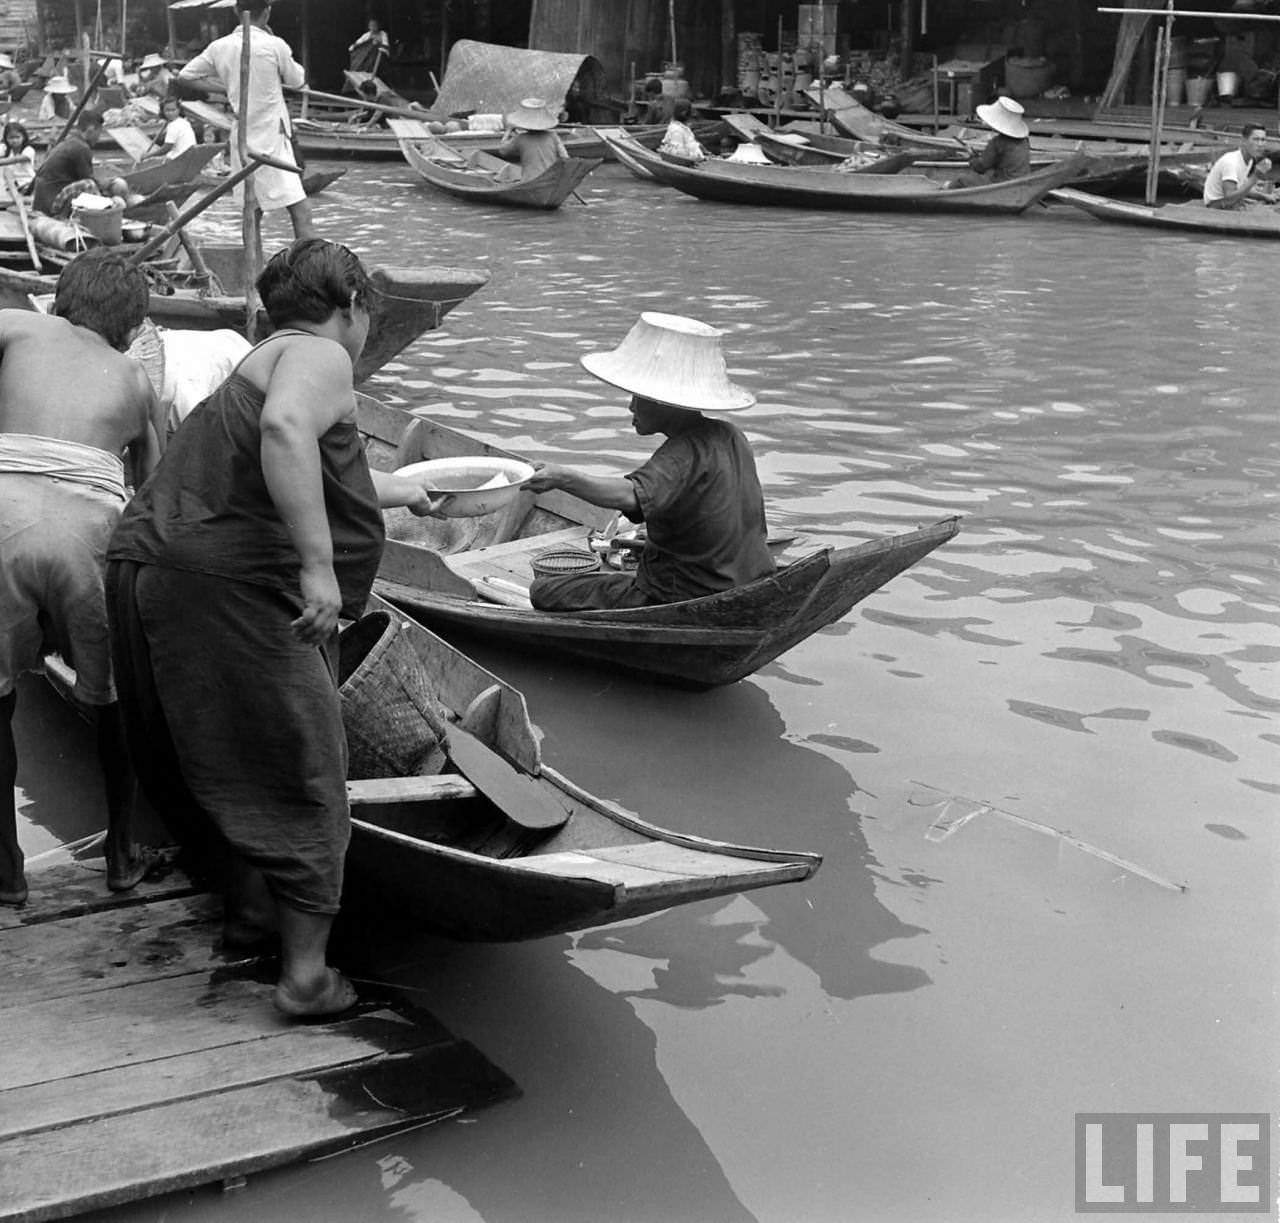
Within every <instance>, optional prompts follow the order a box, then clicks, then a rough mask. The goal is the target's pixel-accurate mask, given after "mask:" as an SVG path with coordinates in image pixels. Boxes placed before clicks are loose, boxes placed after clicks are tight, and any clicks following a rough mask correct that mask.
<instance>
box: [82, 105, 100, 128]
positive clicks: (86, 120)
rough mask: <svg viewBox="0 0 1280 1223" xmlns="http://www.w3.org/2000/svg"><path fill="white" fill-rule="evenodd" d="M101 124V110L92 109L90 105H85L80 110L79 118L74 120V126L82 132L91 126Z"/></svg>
mask: <svg viewBox="0 0 1280 1223" xmlns="http://www.w3.org/2000/svg"><path fill="white" fill-rule="evenodd" d="M101 126H102V111H100V110H94V109H93V107H92V106H86V107H85V109H84V110H82V111H81V112H80V118H78V119H77V120H76V127H78V128H79V129H80V130H81V131H82V132H87V131H88V130H89V129H90V128H91V127H101Z"/></svg>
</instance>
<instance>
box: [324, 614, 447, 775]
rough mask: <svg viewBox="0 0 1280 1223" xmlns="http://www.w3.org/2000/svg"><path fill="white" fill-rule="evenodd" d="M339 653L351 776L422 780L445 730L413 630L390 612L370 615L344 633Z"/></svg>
mask: <svg viewBox="0 0 1280 1223" xmlns="http://www.w3.org/2000/svg"><path fill="white" fill-rule="evenodd" d="M338 650H339V661H338V699H339V700H340V702H341V704H342V723H343V726H344V727H345V728H346V732H347V776H348V777H349V778H350V779H351V780H353V781H357V780H361V779H364V778H368V777H413V776H417V775H418V774H420V773H421V772H423V771H424V768H425V766H426V763H427V759H428V757H429V756H430V755H431V753H432V749H433V748H435V747H436V746H437V744H440V743H442V742H444V741H445V740H446V731H445V717H444V710H443V709H442V708H441V706H440V703H439V702H438V701H437V700H436V699H435V697H434V696H433V695H432V693H431V691H430V689H429V688H428V686H427V678H426V675H425V673H424V669H423V666H422V663H421V661H420V660H419V659H418V656H417V653H416V652H415V651H414V648H413V645H412V643H411V642H410V640H409V637H408V625H406V624H404V623H403V622H402V621H400V620H393V619H392V618H391V616H390V615H389V614H388V613H387V612H384V611H376V612H370V613H369V615H367V616H364V617H362V618H361V619H359V620H357V621H356V622H355V623H354V624H352V625H350V626H349V627H348V628H346V629H344V630H343V632H342V633H341V634H340V635H339V637H338Z"/></svg>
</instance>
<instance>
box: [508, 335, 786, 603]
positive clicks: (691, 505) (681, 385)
mask: <svg viewBox="0 0 1280 1223" xmlns="http://www.w3.org/2000/svg"><path fill="white" fill-rule="evenodd" d="M722 334H723V333H722V332H721V331H719V330H717V329H716V328H715V327H709V326H707V324H705V323H700V322H697V321H696V320H694V319H690V318H682V317H680V316H678V315H673V314H654V313H648V312H646V313H644V314H642V315H641V316H640V320H639V322H637V323H636V325H635V326H634V327H632V329H631V331H630V332H629V333H628V335H627V336H626V338H625V339H624V340H623V341H622V343H621V344H619V345H618V347H617V348H616V349H614V350H613V351H612V352H605V353H590V354H588V355H587V356H585V357H583V358H582V364H583V366H584V367H585V368H586V369H587V370H588V371H590V372H591V373H592V374H594V375H595V376H596V377H597V378H599V379H601V380H602V381H604V382H608V383H610V384H611V385H613V386H616V387H620V388H621V389H622V390H624V391H629V392H630V393H631V419H632V423H633V425H634V427H635V430H636V432H637V433H638V434H640V435H641V436H642V437H644V436H648V435H650V434H655V433H662V434H665V435H666V439H667V440H666V441H664V442H663V443H662V445H661V446H659V447H658V449H657V450H656V451H654V453H653V455H652V456H651V457H650V458H649V460H648V461H647V462H645V463H644V464H642V465H641V466H640V467H638V468H637V469H636V470H635V471H633V472H630V473H628V474H627V475H624V476H594V475H589V474H588V473H586V472H583V471H578V470H575V469H573V468H569V467H561V466H558V465H556V464H550V463H545V464H536V465H535V466H536V471H535V473H534V475H533V477H532V479H530V481H529V483H528V487H529V488H530V489H531V490H532V491H533V492H535V493H541V492H546V491H548V490H550V489H553V488H562V489H564V490H565V491H566V492H570V493H572V494H574V495H575V496H577V497H581V498H582V499H583V500H584V501H589V502H590V503H591V504H592V505H599V506H603V507H605V508H607V509H614V510H619V511H621V512H622V513H623V514H625V515H626V516H627V517H628V518H629V519H631V520H632V521H633V522H643V523H644V524H645V526H646V528H647V539H646V542H645V545H644V550H643V551H642V552H641V553H640V563H639V566H638V568H637V569H636V570H635V571H634V572H627V571H602V572H596V573H586V574H564V575H556V576H551V577H540V578H537V579H536V580H535V581H534V583H533V585H532V586H531V588H530V590H529V598H530V600H531V601H532V603H533V605H534V607H535V608H538V609H539V610H542V611H577V610H583V609H592V608H614V607H644V606H648V605H650V604H655V603H678V602H681V601H682V600H685V599H696V598H699V597H701V596H703V595H710V594H716V593H719V592H720V591H724V590H730V589H732V588H733V587H735V586H743V585H746V584H747V583H748V582H754V581H756V580H757V579H758V578H762V577H766V576H768V575H769V574H770V573H772V572H773V567H774V566H773V559H772V557H771V556H770V555H769V549H768V547H767V546H766V543H765V538H766V534H767V531H766V528H765V517H764V496H763V494H762V493H761V491H760V479H759V477H758V476H757V474H756V464H755V459H754V457H753V456H752V453H751V446H750V444H749V443H748V442H747V439H746V438H745V437H744V436H743V434H742V431H741V430H740V429H738V428H737V427H736V426H734V425H732V424H730V423H729V422H728V421H727V420H723V419H722V418H721V414H722V413H725V412H733V411H737V410H739V409H742V408H749V407H750V406H751V405H752V404H753V403H755V396H753V395H752V394H750V392H748V391H746V390H744V389H743V388H742V387H740V386H736V385H734V384H733V383H732V382H730V381H729V377H728V374H727V372H726V370H725V363H724V356H723V354H722V353H721V351H720V337H721V335H722Z"/></svg>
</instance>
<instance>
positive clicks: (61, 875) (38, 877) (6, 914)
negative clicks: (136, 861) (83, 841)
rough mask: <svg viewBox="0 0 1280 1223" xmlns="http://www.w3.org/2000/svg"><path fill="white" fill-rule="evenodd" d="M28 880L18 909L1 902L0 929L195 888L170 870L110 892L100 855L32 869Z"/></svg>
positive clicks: (127, 905) (182, 893)
mask: <svg viewBox="0 0 1280 1223" xmlns="http://www.w3.org/2000/svg"><path fill="white" fill-rule="evenodd" d="M28 882H29V883H30V885H31V898H30V900H28V901H27V903H26V904H25V905H23V906H22V907H21V908H20V909H15V908H11V907H10V906H8V905H0V931H3V930H9V929H13V928H15V927H17V926H30V925H35V924H38V923H40V922H48V921H57V920H59V919H60V918H64V917H74V916H76V915H77V914H81V913H96V912H100V911H102V910H105V909H119V908H131V907H133V906H135V905H142V904H147V903H149V902H150V901H153V900H161V899H167V898H169V897H173V896H190V895H192V894H193V893H194V892H196V890H197V888H196V886H195V884H193V883H192V882H191V880H190V879H189V878H187V876H186V875H184V874H182V873H181V872H180V871H173V872H172V873H170V874H169V875H167V876H166V877H165V878H164V879H161V880H159V881H158V882H154V883H153V882H151V881H149V880H144V881H143V882H142V883H140V884H138V886H137V887H136V888H133V889H132V890H131V891H128V892H109V891H107V872H106V864H105V863H103V862H102V860H101V859H90V860H88V861H87V862H68V863H64V864H63V865H61V866H51V867H48V868H47V869H45V870H41V871H38V872H36V871H33V872H32V873H31V875H30V877H29V879H28Z"/></svg>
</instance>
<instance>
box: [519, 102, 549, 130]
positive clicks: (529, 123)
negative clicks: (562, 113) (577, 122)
mask: <svg viewBox="0 0 1280 1223" xmlns="http://www.w3.org/2000/svg"><path fill="white" fill-rule="evenodd" d="M555 125H556V117H555V115H553V114H552V113H551V108H550V107H549V106H548V105H547V103H546V102H544V101H543V100H542V99H541V98H524V99H522V100H521V102H520V105H519V106H517V107H516V108H515V110H513V111H511V112H510V113H509V114H508V115H507V126H508V127H518V128H521V129H523V130H524V131H526V132H549V131H550V130H551V129H552V128H553V127H555Z"/></svg>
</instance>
